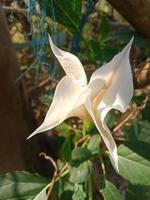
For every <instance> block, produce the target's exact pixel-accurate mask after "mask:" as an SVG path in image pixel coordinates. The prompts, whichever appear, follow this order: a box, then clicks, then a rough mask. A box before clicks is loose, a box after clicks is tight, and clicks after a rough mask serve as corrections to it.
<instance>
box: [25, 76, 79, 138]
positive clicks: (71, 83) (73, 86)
mask: <svg viewBox="0 0 150 200" xmlns="http://www.w3.org/2000/svg"><path fill="white" fill-rule="evenodd" d="M81 91H82V88H81V85H80V82H79V81H76V80H75V79H74V78H73V77H72V75H66V76H65V77H64V78H63V79H62V80H61V81H60V82H59V84H58V85H57V87H56V90H55V94H54V98H53V102H52V104H51V106H50V108H49V110H48V112H47V114H46V117H45V120H44V122H43V123H42V124H41V126H40V127H39V128H38V129H36V130H35V131H34V132H33V133H32V134H31V135H30V136H29V137H28V138H30V137H32V136H34V135H35V134H37V133H40V132H43V131H47V130H50V129H52V128H54V127H55V126H57V125H59V124H60V123H61V122H63V121H64V120H65V119H66V118H68V116H69V113H70V112H71V110H72V107H73V105H74V104H75V102H76V100H77V99H78V97H79V95H80V93H81Z"/></svg>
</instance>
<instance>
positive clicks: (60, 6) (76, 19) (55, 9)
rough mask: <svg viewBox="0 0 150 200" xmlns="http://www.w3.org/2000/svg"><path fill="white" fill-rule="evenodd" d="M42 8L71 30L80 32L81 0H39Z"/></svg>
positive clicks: (53, 18)
mask: <svg viewBox="0 0 150 200" xmlns="http://www.w3.org/2000/svg"><path fill="white" fill-rule="evenodd" d="M38 2H39V5H40V8H41V10H44V11H45V12H46V15H47V16H50V17H51V18H52V20H54V21H57V22H58V23H60V24H62V25H64V26H65V27H66V28H67V29H68V30H69V31H71V32H73V33H75V32H79V25H80V17H81V6H82V4H81V3H82V2H81V0H71V1H70V0H63V1H62V0H45V1H42V0H38Z"/></svg>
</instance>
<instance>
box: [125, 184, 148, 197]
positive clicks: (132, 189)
mask: <svg viewBox="0 0 150 200" xmlns="http://www.w3.org/2000/svg"><path fill="white" fill-rule="evenodd" d="M126 199H127V200H133V199H135V200H148V199H150V187H149V186H145V185H131V184H130V185H129V186H128V189H127V191H126Z"/></svg>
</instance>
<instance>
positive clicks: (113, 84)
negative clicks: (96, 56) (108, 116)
mask: <svg viewBox="0 0 150 200" xmlns="http://www.w3.org/2000/svg"><path fill="white" fill-rule="evenodd" d="M132 42H133V38H132V39H131V40H130V42H129V43H128V44H127V46H126V47H125V48H124V49H123V50H122V51H121V52H120V53H119V54H117V55H116V56H115V57H114V58H113V59H112V61H110V62H109V63H107V64H106V65H104V66H102V67H100V68H99V69H98V70H96V71H95V72H94V73H93V75H92V77H91V80H90V83H91V82H92V81H93V80H95V79H102V80H105V84H106V87H107V88H108V89H107V92H106V94H105V98H103V104H104V105H103V106H102V103H101V105H100V107H105V104H106V106H108V105H112V103H113V102H114V105H115V106H116V105H117V107H118V108H119V110H120V111H122V112H124V111H125V110H126V109H127V106H128V104H129V102H130V100H131V98H132V96H133V80H132V72H131V66H130V62H129V52H130V48H131V45H132ZM118 108H117V109H118Z"/></svg>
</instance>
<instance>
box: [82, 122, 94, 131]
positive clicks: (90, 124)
mask: <svg viewBox="0 0 150 200" xmlns="http://www.w3.org/2000/svg"><path fill="white" fill-rule="evenodd" d="M83 126H84V131H85V134H87V133H91V132H92V131H93V130H94V128H95V125H94V123H93V122H90V121H84V124H83Z"/></svg>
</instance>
